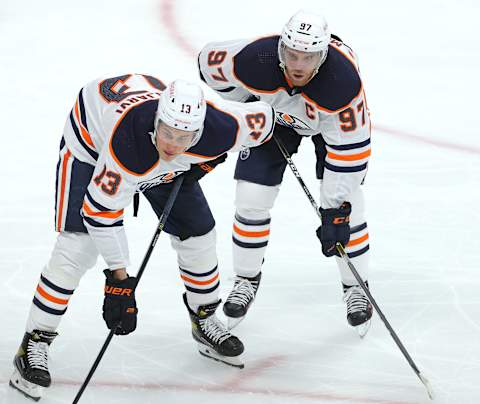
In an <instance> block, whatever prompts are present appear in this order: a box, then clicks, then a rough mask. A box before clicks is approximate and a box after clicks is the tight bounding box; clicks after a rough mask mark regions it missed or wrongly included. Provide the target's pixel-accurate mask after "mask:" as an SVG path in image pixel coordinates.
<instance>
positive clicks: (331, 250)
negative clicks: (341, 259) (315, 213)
mask: <svg viewBox="0 0 480 404" xmlns="http://www.w3.org/2000/svg"><path fill="white" fill-rule="evenodd" d="M351 212H352V205H350V202H343V203H342V206H340V207H339V208H338V209H322V208H320V214H321V215H322V225H321V226H320V227H319V228H318V229H317V237H318V238H319V240H320V243H322V253H323V255H325V256H326V257H332V256H333V255H339V254H338V251H337V249H336V248H335V244H336V243H337V242H340V243H342V245H343V246H345V245H346V244H347V243H348V241H349V240H350V224H349V222H350V213H351Z"/></svg>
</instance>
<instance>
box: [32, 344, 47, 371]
mask: <svg viewBox="0 0 480 404" xmlns="http://www.w3.org/2000/svg"><path fill="white" fill-rule="evenodd" d="M27 359H28V364H29V365H30V367H32V368H34V369H41V370H46V371H48V344H47V343H46V342H41V341H34V340H32V339H31V340H29V341H28V346H27Z"/></svg>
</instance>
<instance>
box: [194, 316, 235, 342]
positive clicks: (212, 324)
mask: <svg viewBox="0 0 480 404" xmlns="http://www.w3.org/2000/svg"><path fill="white" fill-rule="evenodd" d="M199 323H200V326H201V327H202V330H203V332H204V333H205V335H206V336H207V337H208V338H210V339H211V340H212V341H213V342H215V343H216V344H218V345H220V344H221V343H222V342H223V341H225V340H227V339H229V338H230V337H231V336H232V334H230V333H229V332H228V331H227V329H226V328H225V326H224V325H223V323H222V322H220V320H219V319H218V318H217V317H216V316H215V314H212V315H211V316H208V317H207V318H205V319H201V320H200V321H199Z"/></svg>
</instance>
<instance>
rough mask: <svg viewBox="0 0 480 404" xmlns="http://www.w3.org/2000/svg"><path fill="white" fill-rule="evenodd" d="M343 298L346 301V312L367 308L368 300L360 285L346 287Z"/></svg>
mask: <svg viewBox="0 0 480 404" xmlns="http://www.w3.org/2000/svg"><path fill="white" fill-rule="evenodd" d="M343 300H344V301H345V302H346V303H347V314H351V313H356V312H358V311H366V310H367V306H368V300H367V298H366V296H365V294H364V292H363V290H362V289H361V288H360V286H351V287H350V288H348V289H347V291H346V292H345V295H344V297H343Z"/></svg>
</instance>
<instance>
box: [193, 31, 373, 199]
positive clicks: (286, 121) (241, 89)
mask: <svg viewBox="0 0 480 404" xmlns="http://www.w3.org/2000/svg"><path fill="white" fill-rule="evenodd" d="M278 40H279V36H272V37H266V38H260V39H255V40H253V41H252V40H250V39H246V40H233V41H226V42H215V43H209V44H207V45H206V46H205V47H204V48H203V49H202V51H201V52H200V54H199V57H198V65H199V69H200V76H201V78H202V80H204V81H205V82H206V83H207V84H208V85H209V86H210V87H211V88H213V89H214V90H216V91H217V92H218V93H219V94H220V95H221V96H222V97H223V98H225V99H231V100H237V101H247V100H251V99H252V98H255V99H259V100H262V101H266V102H268V103H269V104H270V105H272V106H273V107H274V109H275V111H276V120H277V123H278V124H280V125H283V126H286V127H289V128H292V129H294V130H295V131H296V132H297V133H298V134H299V135H302V136H313V135H321V136H323V139H324V141H325V144H326V151H327V153H326V158H325V161H324V173H323V183H322V192H321V206H322V207H324V208H336V207H338V206H340V205H341V203H343V202H344V201H345V200H347V197H348V195H350V194H351V192H353V191H354V190H355V188H356V187H358V186H359V185H360V184H361V182H362V181H363V179H364V177H365V175H366V170H367V163H368V159H369V156H370V118H369V113H368V109H367V104H366V99H365V93H364V89H363V85H362V81H361V79H360V75H359V70H358V65H357V60H356V57H355V54H354V53H353V51H352V50H351V49H350V48H349V47H347V46H346V45H345V44H343V42H341V41H340V40H339V39H338V38H336V37H335V38H334V39H332V41H331V42H330V46H329V52H328V56H327V59H326V60H325V62H324V63H323V64H322V66H321V67H320V69H319V72H318V73H317V74H316V75H315V76H314V77H313V78H312V80H311V81H310V82H309V83H307V84H306V85H305V86H303V87H300V88H299V87H292V85H291V83H290V81H289V80H288V77H287V76H286V75H285V74H284V72H283V71H282V70H281V68H280V66H279V58H278V52H277V47H278ZM252 96H253V97H252Z"/></svg>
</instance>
